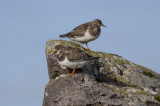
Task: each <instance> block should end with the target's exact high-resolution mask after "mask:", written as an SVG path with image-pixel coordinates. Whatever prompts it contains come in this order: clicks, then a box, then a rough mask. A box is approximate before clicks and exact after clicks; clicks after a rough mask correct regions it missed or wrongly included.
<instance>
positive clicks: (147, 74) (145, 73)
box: [143, 71, 155, 78]
mask: <svg viewBox="0 0 160 106" xmlns="http://www.w3.org/2000/svg"><path fill="white" fill-rule="evenodd" d="M143 74H144V75H146V76H148V77H151V78H155V75H153V74H152V73H151V72H149V71H143Z"/></svg>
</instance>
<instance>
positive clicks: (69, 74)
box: [68, 68, 76, 77]
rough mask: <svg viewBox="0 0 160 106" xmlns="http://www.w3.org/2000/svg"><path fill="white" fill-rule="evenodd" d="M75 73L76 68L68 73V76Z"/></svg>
mask: <svg viewBox="0 0 160 106" xmlns="http://www.w3.org/2000/svg"><path fill="white" fill-rule="evenodd" d="M75 71H76V68H74V69H73V71H72V73H69V74H68V76H70V77H71V76H72V75H73V74H74V72H75Z"/></svg>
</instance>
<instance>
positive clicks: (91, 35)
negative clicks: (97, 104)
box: [60, 19, 106, 47]
mask: <svg viewBox="0 0 160 106" xmlns="http://www.w3.org/2000/svg"><path fill="white" fill-rule="evenodd" d="M100 26H104V27H106V26H105V25H103V24H102V21H101V20H99V19H95V20H93V21H92V22H87V23H84V24H82V25H80V26H78V27H76V28H74V29H73V30H72V31H71V32H69V33H67V34H64V35H60V37H61V38H65V37H67V38H69V39H71V40H73V41H76V42H79V43H86V45H87V43H88V42H90V41H93V40H95V39H97V38H98V37H99V35H100V33H101V28H100ZM87 47H88V45H87Z"/></svg>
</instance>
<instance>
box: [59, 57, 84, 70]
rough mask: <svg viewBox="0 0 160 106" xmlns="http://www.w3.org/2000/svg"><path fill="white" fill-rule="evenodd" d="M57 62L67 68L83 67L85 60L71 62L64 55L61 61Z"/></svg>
mask: <svg viewBox="0 0 160 106" xmlns="http://www.w3.org/2000/svg"><path fill="white" fill-rule="evenodd" d="M58 63H59V64H60V66H61V67H67V68H72V69H73V68H75V67H76V68H81V67H83V66H84V65H85V64H86V63H87V61H78V62H71V61H69V60H68V58H67V57H65V59H64V60H62V61H58Z"/></svg>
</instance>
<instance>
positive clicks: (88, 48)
mask: <svg viewBox="0 0 160 106" xmlns="http://www.w3.org/2000/svg"><path fill="white" fill-rule="evenodd" d="M86 46H87V49H88V50H89V51H91V52H93V51H92V50H91V49H89V47H88V44H87V43H86Z"/></svg>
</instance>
